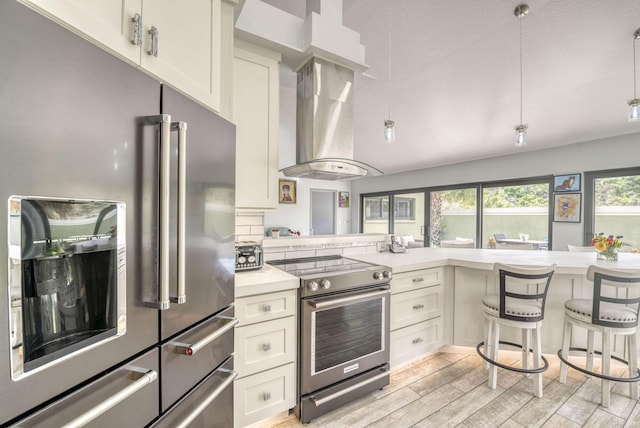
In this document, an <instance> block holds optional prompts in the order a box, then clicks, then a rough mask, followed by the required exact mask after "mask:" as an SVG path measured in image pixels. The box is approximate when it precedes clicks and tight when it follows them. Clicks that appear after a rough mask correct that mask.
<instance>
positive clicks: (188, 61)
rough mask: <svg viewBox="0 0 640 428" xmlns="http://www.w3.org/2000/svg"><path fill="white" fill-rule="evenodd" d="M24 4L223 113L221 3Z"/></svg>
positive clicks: (32, 0)
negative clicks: (221, 109) (221, 93)
mask: <svg viewBox="0 0 640 428" xmlns="http://www.w3.org/2000/svg"><path fill="white" fill-rule="evenodd" d="M21 1H22V2H23V3H25V4H27V5H29V6H30V7H32V8H34V9H36V10H38V11H39V12H41V13H43V14H45V15H47V16H49V17H51V18H52V19H54V20H55V21H57V22H59V23H60V24H62V25H64V26H66V27H67V28H69V29H71V30H73V31H75V32H77V33H80V34H81V35H83V36H85V37H86V38H88V39H89V40H91V41H93V42H94V43H96V44H98V45H99V46H101V47H103V48H104V49H106V50H109V51H111V52H112V53H115V54H116V55H118V56H121V57H122V58H124V59H126V60H128V61H130V62H132V63H133V64H135V65H136V66H140V67H141V68H142V69H144V70H146V71H147V72H149V73H150V74H152V75H154V76H155V77H157V78H158V79H160V80H161V81H163V82H166V83H168V84H169V85H171V86H173V87H174V88H176V89H177V90H179V91H181V92H183V93H185V94H186V95H189V96H191V97H192V98H194V99H196V100H198V101H200V102H201V103H202V104H204V105H206V106H208V107H210V108H211V109H213V110H215V111H217V112H219V111H220V87H221V72H220V70H221V66H220V62H221V50H222V48H221V38H222V31H223V27H224V26H223V25H222V22H221V21H222V19H223V14H222V12H221V10H222V6H221V3H222V1H223V0H182V1H179V2H178V1H175V0H91V1H86V0H55V1H51V0H21ZM224 1H229V2H230V3H232V4H233V3H234V0H224ZM224 16H225V17H228V16H229V14H225V15H224ZM137 20H139V22H140V24H137ZM153 39H155V42H154V41H153Z"/></svg>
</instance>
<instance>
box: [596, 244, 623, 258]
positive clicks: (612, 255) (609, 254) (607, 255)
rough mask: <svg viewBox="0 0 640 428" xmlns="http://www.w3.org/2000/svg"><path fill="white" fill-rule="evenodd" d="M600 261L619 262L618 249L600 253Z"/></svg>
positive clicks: (609, 249) (612, 248)
mask: <svg viewBox="0 0 640 428" xmlns="http://www.w3.org/2000/svg"><path fill="white" fill-rule="evenodd" d="M598 260H611V261H616V260H618V249H617V248H615V247H611V248H607V249H606V250H604V251H598Z"/></svg>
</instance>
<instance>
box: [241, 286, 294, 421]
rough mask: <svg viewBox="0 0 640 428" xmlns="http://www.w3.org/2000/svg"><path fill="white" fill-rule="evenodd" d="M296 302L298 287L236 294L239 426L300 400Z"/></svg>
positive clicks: (289, 407)
mask: <svg viewBox="0 0 640 428" xmlns="http://www.w3.org/2000/svg"><path fill="white" fill-rule="evenodd" d="M296 302H297V291H296V290H287V291H279V292H274V293H265V294H258V295H253V296H248V297H241V298H238V299H236V304H235V306H236V316H237V317H238V320H239V322H238V325H237V326H236V329H235V339H234V342H235V353H234V364H235V370H236V371H237V372H238V378H237V379H236V381H235V383H234V427H236V428H240V427H244V426H247V425H250V424H252V423H255V422H258V421H260V420H261V419H264V418H266V417H269V416H272V415H274V414H277V413H279V412H282V411H285V410H288V409H291V408H293V407H294V406H295V405H296V397H295V394H296V355H297V351H296V349H297V345H296V343H297V340H296V339H297V315H296V306H297V303H296Z"/></svg>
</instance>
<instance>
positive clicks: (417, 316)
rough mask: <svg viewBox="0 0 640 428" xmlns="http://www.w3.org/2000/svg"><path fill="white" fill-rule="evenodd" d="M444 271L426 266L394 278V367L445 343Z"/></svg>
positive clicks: (392, 315) (392, 311)
mask: <svg viewBox="0 0 640 428" xmlns="http://www.w3.org/2000/svg"><path fill="white" fill-rule="evenodd" d="M443 274H444V270H443V269H442V268H434V269H422V270H418V271H412V272H404V273H399V274H396V275H394V277H393V279H392V280H391V320H390V327H391V337H390V348H391V350H390V351H391V358H390V360H391V361H390V363H391V367H392V368H393V367H397V366H398V365H400V364H402V363H406V362H408V361H411V360H412V359H414V358H417V357H420V356H421V355H423V354H426V353H428V352H431V351H434V350H435V349H437V348H438V347H440V346H441V345H442V344H443V343H444V321H443V313H444V285H443V284H444V278H443Z"/></svg>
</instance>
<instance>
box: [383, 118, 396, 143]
mask: <svg viewBox="0 0 640 428" xmlns="http://www.w3.org/2000/svg"><path fill="white" fill-rule="evenodd" d="M395 125H396V123H395V122H394V121H393V120H391V119H387V120H385V121H384V139H385V140H386V141H387V143H393V142H394V141H395V140H396V130H395Z"/></svg>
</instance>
